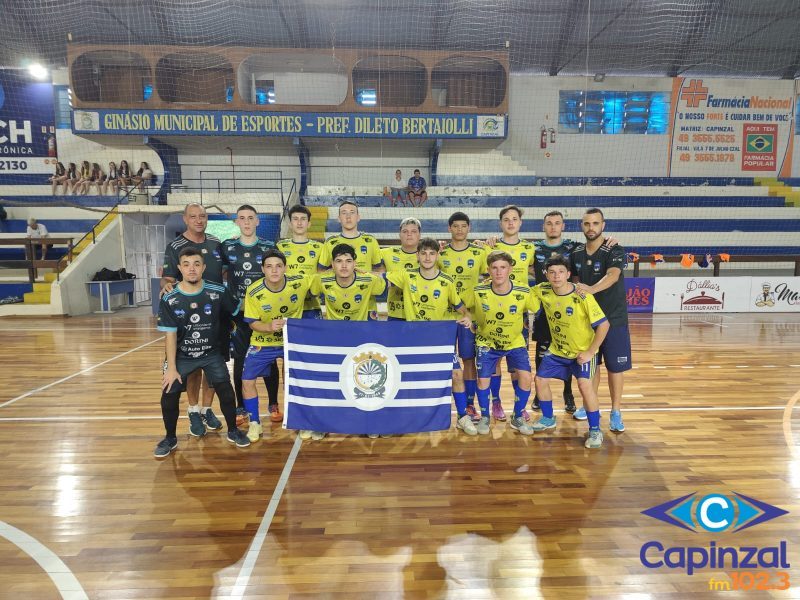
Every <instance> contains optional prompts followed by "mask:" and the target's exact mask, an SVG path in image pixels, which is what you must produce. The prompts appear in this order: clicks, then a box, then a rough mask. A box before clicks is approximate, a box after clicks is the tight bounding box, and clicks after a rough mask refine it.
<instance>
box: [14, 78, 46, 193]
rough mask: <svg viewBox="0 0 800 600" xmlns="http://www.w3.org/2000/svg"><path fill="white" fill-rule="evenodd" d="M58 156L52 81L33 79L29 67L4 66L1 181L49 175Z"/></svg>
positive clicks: (44, 181)
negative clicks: (18, 68)
mask: <svg viewBox="0 0 800 600" xmlns="http://www.w3.org/2000/svg"><path fill="white" fill-rule="evenodd" d="M55 160H56V136H55V118H54V115H53V86H52V84H50V83H41V82H37V81H33V80H32V79H31V78H30V76H29V75H28V73H27V71H20V70H17V69H0V183H15V182H18V181H19V180H20V176H24V175H38V174H45V173H47V174H48V175H49V174H51V173H52V172H53V170H54V165H55ZM37 179H38V178H37ZM46 179H47V178H46V177H42V178H41V182H42V183H46Z"/></svg>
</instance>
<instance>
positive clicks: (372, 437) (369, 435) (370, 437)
mask: <svg viewBox="0 0 800 600" xmlns="http://www.w3.org/2000/svg"><path fill="white" fill-rule="evenodd" d="M367 437H368V438H369V439H371V440H377V439H378V437H379V436H378V434H377V433H368V434H367Z"/></svg>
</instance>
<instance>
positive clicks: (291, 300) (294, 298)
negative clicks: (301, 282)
mask: <svg viewBox="0 0 800 600" xmlns="http://www.w3.org/2000/svg"><path fill="white" fill-rule="evenodd" d="M289 302H297V294H292V295H291V296H290V297H289Z"/></svg>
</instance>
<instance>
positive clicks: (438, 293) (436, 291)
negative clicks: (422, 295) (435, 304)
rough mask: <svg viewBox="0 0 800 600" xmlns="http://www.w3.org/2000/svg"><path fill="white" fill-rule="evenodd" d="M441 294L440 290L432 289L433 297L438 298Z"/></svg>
mask: <svg viewBox="0 0 800 600" xmlns="http://www.w3.org/2000/svg"><path fill="white" fill-rule="evenodd" d="M441 295H442V292H441V291H440V290H433V297H434V298H438V297H439V296H441Z"/></svg>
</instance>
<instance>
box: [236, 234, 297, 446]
mask: <svg viewBox="0 0 800 600" xmlns="http://www.w3.org/2000/svg"><path fill="white" fill-rule="evenodd" d="M261 268H262V272H263V273H264V278H263V279H260V280H259V281H256V282H255V283H252V284H250V286H249V287H248V288H247V291H246V292H245V298H244V320H245V321H246V322H247V323H249V324H250V329H252V330H253V333H252V335H251V337H250V348H249V349H248V350H247V356H246V357H245V359H244V370H243V372H242V390H243V392H244V407H245V409H246V410H247V412H248V414H249V416H250V424H249V426H248V430H247V437H248V439H249V440H250V441H251V442H255V441H257V440H258V439H259V438H260V437H261V436H262V435H263V433H264V431H263V427H262V426H261V417H260V415H259V407H258V389H257V388H256V379H257V378H259V377H264V376H265V375H268V374H269V372H270V370H271V369H272V365H273V363H275V361H277V360H278V359H279V358H280V359H283V326H284V324H285V323H286V319H299V318H300V317H302V315H303V303H304V302H305V297H306V294H307V293H308V287H309V285H310V284H311V281H312V280H311V278H307V277H303V276H302V275H286V257H285V256H284V255H283V253H282V252H280V251H279V250H277V249H275V248H270V249H269V250H267V251H266V252H264V255H263V257H262V261H261Z"/></svg>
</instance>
